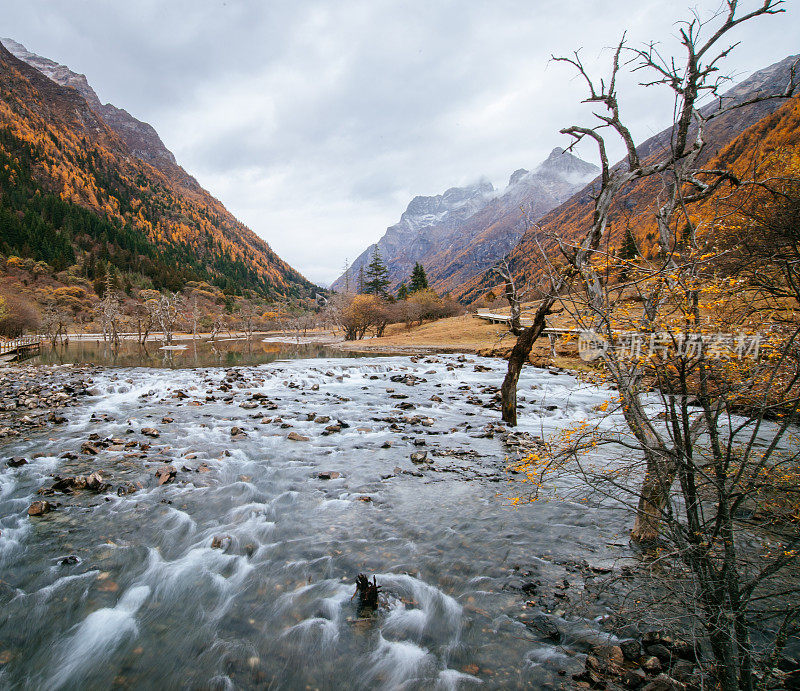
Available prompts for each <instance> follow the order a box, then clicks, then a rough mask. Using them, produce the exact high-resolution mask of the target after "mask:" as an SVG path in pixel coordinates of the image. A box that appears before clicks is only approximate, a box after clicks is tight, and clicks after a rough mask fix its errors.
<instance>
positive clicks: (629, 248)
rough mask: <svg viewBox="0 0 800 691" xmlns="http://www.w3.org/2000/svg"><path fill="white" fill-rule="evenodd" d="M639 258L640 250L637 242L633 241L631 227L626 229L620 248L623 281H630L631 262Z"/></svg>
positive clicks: (621, 277)
mask: <svg viewBox="0 0 800 691" xmlns="http://www.w3.org/2000/svg"><path fill="white" fill-rule="evenodd" d="M638 256H639V248H638V247H637V246H636V240H634V239H633V233H631V229H630V228H629V227H626V228H625V237H624V238H623V239H622V247H620V248H619V258H620V259H621V260H622V269H621V270H620V272H619V278H620V280H621V281H627V280H628V270H629V269H630V261H631V260H632V259H636V257H638Z"/></svg>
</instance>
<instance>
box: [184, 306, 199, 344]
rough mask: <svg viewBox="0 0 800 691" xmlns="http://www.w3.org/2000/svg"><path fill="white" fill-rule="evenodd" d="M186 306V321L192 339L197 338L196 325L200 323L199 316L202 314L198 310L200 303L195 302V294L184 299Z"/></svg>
mask: <svg viewBox="0 0 800 691" xmlns="http://www.w3.org/2000/svg"><path fill="white" fill-rule="evenodd" d="M184 305H185V306H186V321H187V322H188V324H189V328H190V329H191V331H192V339H193V340H194V339H196V338H197V327H198V325H199V324H200V318H201V317H202V316H203V315H202V313H201V311H200V305H199V304H198V302H197V296H194V295H193V296H192V297H190V298H188V299H186V300H184Z"/></svg>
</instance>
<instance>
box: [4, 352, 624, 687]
mask: <svg viewBox="0 0 800 691" xmlns="http://www.w3.org/2000/svg"><path fill="white" fill-rule="evenodd" d="M478 365H479V366H478ZM502 368H503V363H502V362H499V361H496V360H489V359H482V358H466V359H465V358H463V357H460V358H459V357H457V356H437V357H429V358H413V359H412V358H407V357H391V358H363V359H359V360H348V359H330V358H329V359H318V360H294V361H286V362H276V363H273V364H269V365H262V366H258V367H241V368H227V369H226V368H206V369H191V370H177V371H170V370H159V369H146V368H130V369H108V370H104V371H103V372H102V373H101V374H100V375H97V376H95V380H94V384H93V385H94V387H96V389H97V391H96V393H97V395H96V396H93V397H91V398H88V399H86V400H85V401H84V403H83V404H82V406H81V407H78V408H72V409H68V410H67V415H68V417H69V422H68V423H67V424H66V425H64V426H62V427H60V428H58V429H57V431H56V430H55V429H53V430H51V431H50V432H49V433H43V434H42V435H40V436H37V437H33V438H30V439H27V440H23V441H16V442H14V443H13V444H11V445H9V446H6V447H5V448H4V449H3V452H4V455H5V456H6V457H10V456H23V457H26V458H27V459H29V461H30V462H29V463H28V464H27V465H23V466H21V467H19V468H8V467H3V468H2V470H0V530H1V531H2V535H0V579H2V581H1V582H0V607H2V617H0V687H2V688H31V689H33V688H36V689H42V688H43V689H62V688H63V689H86V688H110V687H126V688H190V689H195V688H197V689H201V688H202V689H206V688H220V689H229V688H230V689H233V688H288V689H294V688H299V689H307V688H309V689H313V688H320V689H338V688H348V689H350V688H353V689H358V688H385V689H394V688H404V689H428V688H473V687H476V686H479V685H480V686H483V687H486V688H494V687H528V688H571V687H572V685H573V682H572V681H571V674H572V672H574V671H576V670H577V669H578V668H579V667H580V666H581V665H580V663H579V660H578V658H576V653H579V652H581V651H585V650H586V649H587V646H589V645H590V644H591V643H593V642H596V641H598V640H602V639H603V638H604V637H605V636H606V634H604V633H603V632H602V628H601V627H600V626H599V624H598V623H597V622H596V621H594V620H593V619H592V618H591V616H589V617H587V616H586V615H585V613H583V614H579V613H578V612H577V610H575V611H572V608H573V607H574V604H575V602H576V600H577V599H579V597H580V589H581V587H582V581H580V579H579V578H577V577H576V576H575V569H574V568H572V567H571V565H574V564H575V563H577V562H579V561H581V560H584V559H588V560H590V561H592V560H604V559H607V558H608V557H609V556H614V555H620V554H624V552H625V549H626V548H625V547H623V546H621V545H620V544H619V540H620V539H621V538H620V537H619V535H621V534H623V533H624V530H625V528H626V514H625V513H624V511H622V510H621V509H619V508H618V507H614V506H596V505H595V506H587V505H584V504H581V503H580V502H577V503H572V502H567V501H551V502H537V503H534V504H531V505H524V506H520V507H519V508H512V507H510V506H509V504H508V502H507V501H506V500H505V499H504V496H505V495H507V493H508V492H509V491H511V492H516V493H518V490H513V488H512V489H510V488H509V486H508V485H507V483H506V473H505V470H504V469H505V463H506V462H505V458H506V457H507V455H508V453H509V449H507V448H506V447H504V446H503V443H502V441H501V438H500V435H495V436H494V437H489V436H486V435H485V434H484V430H485V426H486V425H487V424H488V423H495V424H496V423H498V422H499V412H497V411H496V410H493V409H490V408H485V407H483V406H482V405H480V404H481V403H487V402H489V401H490V399H491V395H490V393H491V391H492V389H490V388H488V387H491V386H497V385H498V384H499V382H500V380H501V378H502ZM397 375H414V377H416V379H414V378H410V379H406V380H405V381H404V382H393V381H391V377H392V376H395V377H397ZM465 387H469V388H468V390H467V389H466V388H465ZM520 391H521V399H522V410H521V426H520V428H521V429H522V430H526V431H528V432H530V433H532V434H538V435H542V434H544V435H547V434H548V433H550V432H553V431H556V430H558V429H560V428H562V427H564V426H565V425H567V424H569V423H571V422H572V421H575V420H580V419H585V418H587V417H589V416H591V415H592V413H591V409H592V407H593V406H595V405H597V404H598V403H601V402H602V401H604V400H605V399H606V398H608V397H609V392H607V391H603V390H600V389H597V388H594V387H589V386H586V385H583V384H580V383H578V382H577V381H576V380H575V379H574V378H573V377H571V376H569V375H567V374H563V373H555V374H554V373H551V372H549V371H546V370H539V369H534V368H529V369H526V370H525V371H524V373H523V376H522V379H521V382H520ZM390 396H396V398H391V397H390ZM432 396H436V397H438V398H440V399H441V401H436V400H431V397H432ZM470 396H472V399H471V400H467V398H468V397H470ZM401 397H407V398H401ZM242 404H244V405H245V407H242ZM408 404H411V405H413V406H415V407H414V408H412V409H407V410H403V409H399V408H398V407H397V406H398V405H405V407H406V408H408V407H409V406H408ZM312 414H316V415H317V416H328V417H330V418H331V420H330V422H328V423H327V424H326V423H325V422H315V421H312V420H309V419H308V418H309V417H311V416H312ZM165 416H167V417H166V418H165ZM170 418H171V419H172V421H171V422H170V421H167V420H169V419H170ZM276 418H277V419H276ZM318 419H319V418H318ZM336 420H341V421H343V422H345V423H346V424H347V425H349V426H348V427H345V428H343V429H342V430H341V431H339V432H335V431H334V432H332V433H330V434H323V431H324V430H325V427H327V426H328V425H330V424H331V423H335V422H336ZM282 425H291V427H288V426H282ZM148 427H155V428H157V430H158V432H159V433H160V436H159V437H158V438H154V439H153V438H149V437H145V436H143V435H142V434H141V432H140V430H141V429H143V428H148ZM234 427H239V428H241V429H242V430H243V432H244V434H238V433H237V432H238V431H237V430H233V431H234V434H233V435H232V434H231V431H232V428H234ZM290 432H295V433H297V434H299V435H302V436H303V437H308V440H307V441H302V440H301V441H290V440H288V439H287V436H288V434H289V433H290ZM93 433H94V434H96V435H98V436H99V438H100V440H102V439H105V438H116V439H117V440H123V441H124V444H123V443H120V442H119V441H116V442H111V446H108V445H106V448H104V449H101V450H100V453H99V454H98V455H96V456H90V455H86V454H82V453H81V444H82V443H83V442H85V441H86V440H87V438H88V437H89V435H90V434H93ZM132 442H137V444H136V445H134V444H133V443H132ZM147 443H149V444H151V446H150V447H149V448H147ZM421 450H427V451H428V458H429V460H433V461H434V462H433V464H432V465H430V466H417V465H414V464H413V463H411V461H410V460H409V458H410V454H411V453H413V452H417V451H421ZM164 462H168V463H172V464H173V465H174V466H175V467H176V468H177V470H178V473H177V477H176V479H175V481H174V482H171V483H168V484H165V485H163V486H158V485H157V484H156V480H155V477H154V472H155V469H156V468H157V467H158V466H159V465H161V464H162V463H164ZM202 464H204V465H202ZM398 466H399V469H400V470H401V471H410V472H398ZM0 467H2V466H0ZM98 469H99V470H101V472H102V474H103V477H104V479H105V481H106V482H109V483H111V485H112V487H113V489H114V490H116V488H117V487H119V486H125V485H126V483H131V482H140V483H141V484H142V485H143V488H142V489H140V490H139V491H137V492H135V493H132V494H124V495H123V496H118V495H117V493H116V491H114V492H112V493H109V494H105V495H104V494H96V493H92V492H87V491H75V492H74V493H73V494H71V495H59V494H57V495H55V496H52V497H49V500H50V501H51V502H60V503H61V506H59V507H58V508H57V509H56V510H55V511H54V512H52V513H50V514H47V515H45V516H43V517H40V518H29V517H28V516H27V513H26V510H27V508H28V506H29V505H30V503H31V502H32V501H33V500H34V499H36V498H37V497H36V496H35V494H36V491H37V489H39V488H40V487H47V486H49V485H50V484H52V482H53V479H52V476H53V475H54V474H57V475H61V476H66V475H75V474H88V473H90V472H92V471H94V470H98ZM200 471H207V472H200ZM325 472H333V477H332V479H323V478H321V477H318V474H319V473H325ZM335 473H339V474H340V475H339V477H336V476H335ZM412 473H416V474H412ZM563 482H565V483H569V479H564V480H563ZM215 538H217V540H216V543H215ZM623 541H624V539H623ZM212 543H214V544H215V545H216V548H214V547H212ZM358 573H365V574H367V575H369V576H372V575H373V574H374V575H375V576H376V580H377V582H378V584H379V585H380V586H381V588H382V597H381V606H380V607H379V609H378V611H377V612H375V613H374V614H373V615H372V616H368V615H366V614H365V613H363V612H359V611H358V607H357V600H352V599H351V597H352V595H353V593H354V579H355V576H356V575H357V574H358ZM579 581H580V582H579ZM559 588H560V589H561V590H558V589H559ZM557 591H558V593H561V594H560V595H558V597H559V598H561V599H559V600H554V599H553V593H556V592H557ZM526 600H530V601H532V603H533V604H532V605H531V606H529V607H527V608H526V607H525V602H526ZM558 603H562V604H563V606H561V607H559V606H558ZM602 614H603V610H602V607H601V606H600V605H597V610H596V611H595V612H594V615H595V616H597V617H598V619H599V617H600V616H601V615H602ZM523 615H533V616H534V617H536V616H537V615H538V617H539V624H540V626H539V628H536V627H529V626H526V625H525V623H524V622H525V621H529V620H530V616H529V617H528V619H525V616H523ZM542 621H545V622H547V621H549V622H551V623H552V624H553V625H554V626H555V628H556V629H557V630H558V632H559V633H558V635H557V636H556V638H558V637H560V641H558V642H557V641H556V640H554V638H553V636H552V635H551V636H548V635H547V633H546V631H547V627H546V626H545V627H544V628H542V626H541V622H542ZM543 630H544V631H545V632H544V633H543V632H542V631H543Z"/></svg>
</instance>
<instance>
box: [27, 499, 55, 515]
mask: <svg viewBox="0 0 800 691" xmlns="http://www.w3.org/2000/svg"><path fill="white" fill-rule="evenodd" d="M53 508H54V507H53V505H52V504H51V503H50V502H49V501H42V500H40V501H35V502H33V504H31V505H30V506H29V507H28V515H29V516H44V514H46V513H50V512H51V511H52V510H53Z"/></svg>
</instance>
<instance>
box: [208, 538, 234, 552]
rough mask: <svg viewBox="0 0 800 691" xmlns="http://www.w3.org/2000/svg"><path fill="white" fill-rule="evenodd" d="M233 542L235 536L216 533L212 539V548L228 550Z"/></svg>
mask: <svg viewBox="0 0 800 691" xmlns="http://www.w3.org/2000/svg"><path fill="white" fill-rule="evenodd" d="M232 542H233V538H232V537H231V536H230V535H215V536H214V537H213V538H212V539H211V549H221V550H223V551H224V550H227V549H228V548H229V547H230V546H231V543H232Z"/></svg>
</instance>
